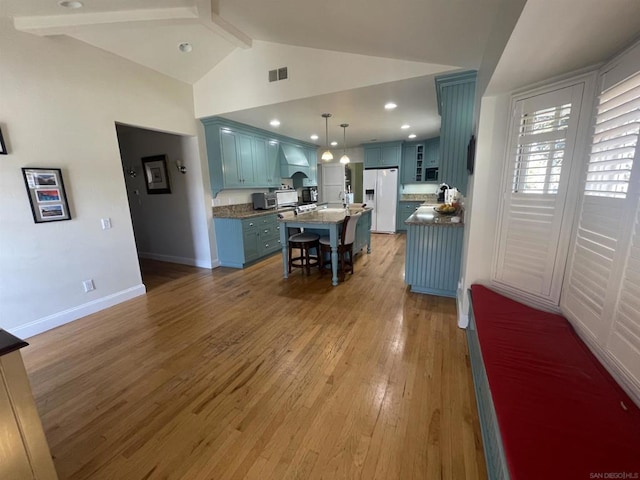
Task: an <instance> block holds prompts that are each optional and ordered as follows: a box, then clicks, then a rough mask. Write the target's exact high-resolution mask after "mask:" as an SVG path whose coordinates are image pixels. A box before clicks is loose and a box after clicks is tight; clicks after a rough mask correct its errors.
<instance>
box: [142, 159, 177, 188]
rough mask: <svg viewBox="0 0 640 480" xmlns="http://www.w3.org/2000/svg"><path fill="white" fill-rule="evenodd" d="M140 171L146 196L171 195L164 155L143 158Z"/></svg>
mask: <svg viewBox="0 0 640 480" xmlns="http://www.w3.org/2000/svg"><path fill="white" fill-rule="evenodd" d="M142 170H143V171H144V179H145V181H146V185H147V193H148V194H158V193H171V186H170V185H169V174H168V173H167V156H166V155H154V156H152V157H143V158H142Z"/></svg>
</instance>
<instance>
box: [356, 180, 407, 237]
mask: <svg viewBox="0 0 640 480" xmlns="http://www.w3.org/2000/svg"><path fill="white" fill-rule="evenodd" d="M362 184H363V185H362V189H363V190H364V192H363V193H364V195H363V196H362V201H363V202H364V203H366V204H367V206H368V207H373V212H371V231H372V232H381V233H395V231H396V205H397V201H398V169H397V168H377V169H368V170H365V171H364V176H363V178H362Z"/></svg>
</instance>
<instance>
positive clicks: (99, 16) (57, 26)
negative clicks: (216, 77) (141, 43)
mask: <svg viewBox="0 0 640 480" xmlns="http://www.w3.org/2000/svg"><path fill="white" fill-rule="evenodd" d="M140 22H153V23H155V24H175V23H180V22H197V23H200V24H201V25H203V26H204V27H206V28H208V29H209V30H211V31H212V32H214V33H216V34H217V35H219V36H220V37H222V38H223V39H225V40H226V41H227V42H229V43H231V44H232V45H235V46H236V47H240V48H244V49H247V48H251V46H252V43H253V40H252V39H251V37H249V36H248V35H246V34H245V33H244V32H241V31H240V30H239V29H237V28H236V27H234V26H233V25H231V24H230V23H229V22H227V21H226V20H225V19H223V18H222V17H220V15H218V14H217V13H215V12H214V11H213V9H212V5H211V0H197V5H196V7H175V8H155V9H143V10H121V11H113V12H94V13H72V14H66V15H42V16H30V17H15V18H14V19H13V25H14V27H15V29H16V30H19V31H21V32H26V33H32V34H34V35H39V36H42V37H45V36H49V35H68V34H73V33H77V32H78V31H79V30H81V29H83V28H87V27H95V26H100V25H118V24H127V23H140Z"/></svg>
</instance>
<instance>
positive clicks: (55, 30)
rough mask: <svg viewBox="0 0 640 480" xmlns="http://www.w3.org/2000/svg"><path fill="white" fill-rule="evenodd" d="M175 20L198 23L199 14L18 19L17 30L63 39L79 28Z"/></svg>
mask: <svg viewBox="0 0 640 480" xmlns="http://www.w3.org/2000/svg"><path fill="white" fill-rule="evenodd" d="M175 20H198V12H197V11H196V10H195V9H194V8H190V7H176V8H156V9H145V10H123V11H116V12H95V13H73V14H67V15H46V16H44V15H43V16H32V17H15V18H14V19H13V25H14V27H15V29H16V30H20V31H22V32H27V33H33V34H35V35H40V36H48V35H64V34H67V33H69V32H70V31H73V30H75V29H77V28H79V27H91V26H97V25H114V24H119V23H133V22H167V21H169V22H170V21H175Z"/></svg>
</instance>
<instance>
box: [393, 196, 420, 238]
mask: <svg viewBox="0 0 640 480" xmlns="http://www.w3.org/2000/svg"><path fill="white" fill-rule="evenodd" d="M423 203H424V202H423V201H417V200H416V201H413V200H412V201H410V202H403V201H399V202H398V207H397V210H396V232H404V231H406V230H407V226H406V225H405V224H404V221H405V220H406V219H407V218H409V216H410V215H411V214H412V213H413V212H415V211H416V210H417V209H418V207H419V206H420V205H422V204H423Z"/></svg>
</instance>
